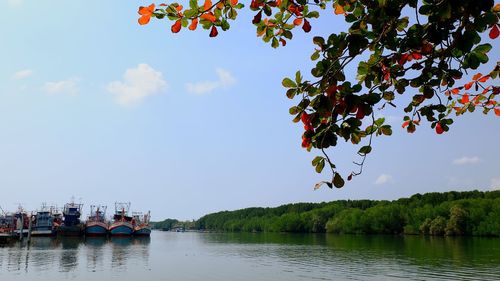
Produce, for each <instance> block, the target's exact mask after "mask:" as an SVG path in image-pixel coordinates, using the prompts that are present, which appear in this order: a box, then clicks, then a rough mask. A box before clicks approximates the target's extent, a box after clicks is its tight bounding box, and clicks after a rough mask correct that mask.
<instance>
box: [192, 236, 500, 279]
mask: <svg viewBox="0 0 500 281" xmlns="http://www.w3.org/2000/svg"><path fill="white" fill-rule="evenodd" d="M200 239H201V240H202V241H203V243H204V244H206V245H210V246H211V247H212V250H213V252H214V254H215V255H217V256H237V257H240V258H246V259H249V260H252V262H255V263H256V264H259V266H263V267H265V266H269V265H273V266H275V265H276V261H278V264H279V267H281V268H282V272H284V273H286V272H290V273H292V272H293V273H295V274H299V275H300V276H302V277H304V278H306V277H307V276H308V274H311V273H312V272H314V274H312V275H314V276H316V277H317V278H319V279H321V278H328V277H327V276H328V275H330V274H331V273H332V272H336V273H337V274H339V273H340V275H342V276H350V277H349V278H348V279H350V278H353V279H361V280H365V279H366V280H370V279H372V277H373V276H385V277H387V278H388V279H391V278H395V279H400V278H402V279H412V278H414V279H422V276H424V277H425V278H424V279H437V280H444V279H448V278H449V279H451V280H456V279H469V278H472V279H477V278H479V279H480V280H497V278H498V274H499V272H500V240H499V239H498V238H485V237H421V236H390V235H387V236H384V235H373V236H367V235H359V236H356V235H328V234H327V235H325V234H306V235H304V234H280V233H241V234H235V233H218V234H217V233H212V234H205V235H202V236H200ZM257 245H258V246H257ZM325 269H326V270H325ZM353 272H355V273H353ZM450 276H451V277H450ZM308 278H310V279H315V278H313V277H312V276H309V277H308ZM384 279H385V278H384Z"/></svg>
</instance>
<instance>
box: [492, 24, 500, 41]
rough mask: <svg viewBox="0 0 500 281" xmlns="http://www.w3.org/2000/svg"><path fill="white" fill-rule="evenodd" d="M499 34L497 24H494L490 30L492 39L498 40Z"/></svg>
mask: <svg viewBox="0 0 500 281" xmlns="http://www.w3.org/2000/svg"><path fill="white" fill-rule="evenodd" d="M499 33H500V31H499V30H498V26H497V25H496V24H493V27H492V28H491V30H490V38H491V39H496V38H497V37H498V34H499Z"/></svg>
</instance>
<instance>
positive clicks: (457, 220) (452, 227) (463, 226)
mask: <svg viewBox="0 0 500 281" xmlns="http://www.w3.org/2000/svg"><path fill="white" fill-rule="evenodd" d="M467 216H468V215H467V212H466V211H465V210H464V209H462V208H461V207H460V206H453V207H451V209H450V219H449V220H448V223H447V224H446V229H445V232H446V235H463V234H464V233H465V232H466V230H467Z"/></svg>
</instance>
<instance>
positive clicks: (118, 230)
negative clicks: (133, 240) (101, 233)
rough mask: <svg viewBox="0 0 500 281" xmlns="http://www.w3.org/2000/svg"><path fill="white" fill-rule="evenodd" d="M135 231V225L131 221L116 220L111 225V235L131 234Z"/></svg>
mask: <svg viewBox="0 0 500 281" xmlns="http://www.w3.org/2000/svg"><path fill="white" fill-rule="evenodd" d="M133 232H134V227H133V226H132V224H131V223H129V222H114V223H112V224H111V226H110V227H109V233H110V234H111V236H131V235H132V234H133Z"/></svg>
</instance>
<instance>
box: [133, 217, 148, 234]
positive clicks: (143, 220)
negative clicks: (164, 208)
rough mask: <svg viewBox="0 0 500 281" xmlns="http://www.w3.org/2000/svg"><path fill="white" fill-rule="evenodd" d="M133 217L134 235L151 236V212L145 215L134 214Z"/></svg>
mask: <svg viewBox="0 0 500 281" xmlns="http://www.w3.org/2000/svg"><path fill="white" fill-rule="evenodd" d="M132 217H133V221H132V223H133V224H134V235H135V236H150V235H151V226H150V225H149V219H150V217H151V212H148V213H147V214H144V215H143V214H142V213H134V214H133V216H132Z"/></svg>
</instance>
